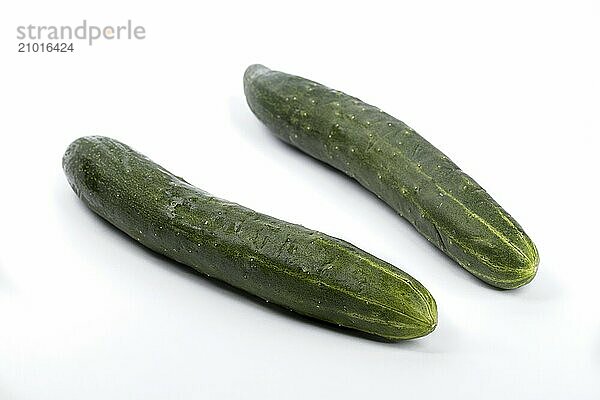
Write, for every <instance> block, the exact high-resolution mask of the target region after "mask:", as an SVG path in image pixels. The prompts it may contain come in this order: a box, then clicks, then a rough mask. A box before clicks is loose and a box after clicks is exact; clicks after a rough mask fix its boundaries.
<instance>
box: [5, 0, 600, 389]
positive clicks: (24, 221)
mask: <svg viewBox="0 0 600 400" xmlns="http://www.w3.org/2000/svg"><path fill="white" fill-rule="evenodd" d="M216 3H217V2H210V4H205V5H203V4H201V2H198V1H196V2H189V3H184V2H177V1H170V2H160V3H158V4H154V5H151V4H148V2H147V1H138V2H124V1H122V0H119V1H102V2H96V4H95V5H89V4H85V5H84V4H83V2H81V1H72V2H67V1H51V2H48V1H38V2H31V1H20V2H13V4H9V3H8V2H3V3H2V6H1V8H2V10H1V12H0V26H1V28H0V41H1V47H0V48H1V53H2V54H1V55H0V72H1V73H0V106H1V108H0V109H1V110H2V111H1V112H0V136H1V141H0V152H1V153H0V170H1V171H2V172H1V173H2V175H1V181H0V184H1V186H0V187H1V189H0V190H1V195H0V210H1V214H0V215H1V216H0V227H1V229H0V399H1V400H13V399H18V400H21V399H27V400H29V399H32V400H33V399H59V400H68V399H237V398H240V399H242V398H243V399H250V398H257V399H307V398H317V399H319V398H345V399H359V398H361V399H364V398H369V399H377V398H421V399H422V398H445V399H471V398H473V399H481V398H485V399H506V398H510V399H565V398H575V399H598V398H600V382H599V379H598V377H599V375H600V374H599V373H600V319H599V318H598V316H599V312H598V307H599V306H600V302H599V300H600V295H599V293H598V282H599V280H600V272H599V271H600V268H599V267H600V265H599V262H598V253H597V246H598V244H597V243H598V223H599V222H600V221H599V218H598V204H599V203H598V202H599V201H600V198H599V197H598V185H597V182H598V171H599V168H598V150H599V140H598V134H599V132H600V119H599V118H598V112H599V110H600V79H599V71H600V58H599V57H600V56H599V55H600V52H599V39H600V24H599V20H600V9H599V8H600V6H599V3H598V2H597V1H563V2H553V1H539V2H531V1H504V2H497V4H496V5H491V3H489V2H488V3H487V4H488V5H485V4H484V3H485V2H481V1H450V2H443V1H440V2H431V1H419V2H394V3H393V5H392V3H391V2H390V3H389V4H387V3H383V2H377V1H366V2H365V1H363V2H360V3H356V4H353V3H351V2H337V3H335V4H334V3H330V2H325V1H318V2H311V1H297V2H289V3H288V2H283V1H278V2H270V3H267V2H259V1H246V2H243V3H237V4H236V3H226V2H219V4H218V5H217V4H216ZM84 18H86V19H87V20H88V23H90V24H95V25H119V24H122V23H126V21H127V19H132V20H133V23H134V25H138V24H139V25H143V26H144V27H145V28H146V31H147V38H146V39H145V40H142V41H120V42H117V41H112V42H109V41H102V42H97V43H96V44H94V45H93V46H91V47H89V46H87V45H86V44H85V43H82V42H76V43H75V47H76V50H75V52H74V53H73V54H18V53H17V42H18V41H17V39H16V27H17V26H18V25H28V24H37V25H61V24H63V25H64V24H68V25H73V26H76V25H78V24H81V21H82V20H83V19H84ZM252 63H262V64H265V65H267V66H269V67H271V68H273V69H278V70H283V71H286V72H290V73H293V74H297V75H301V76H305V77H309V78H311V79H314V80H316V81H319V82H322V83H324V84H326V85H328V86H331V87H334V88H337V89H340V90H343V91H345V92H347V93H350V94H353V95H355V96H358V97H360V98H361V99H363V100H365V101H367V102H369V103H372V104H374V105H377V106H380V107H381V108H383V109H384V110H386V111H387V112H389V113H390V114H392V115H394V116H397V117H398V118H400V119H402V120H404V121H405V122H407V123H408V124H409V125H411V126H412V127H413V128H415V129H416V130H417V131H418V132H420V133H421V134H422V135H423V136H425V137H426V138H427V139H429V140H430V141H431V142H433V143H434V144H435V145H437V146H438V147H439V148H440V149H442V150H443V151H444V152H445V153H446V154H448V155H449V156H450V157H451V158H452V159H453V160H454V161H455V162H456V163H457V164H459V165H460V166H461V167H462V168H463V169H464V170H465V171H467V172H468V173H470V174H471V175H472V176H473V177H474V178H475V179H476V180H478V181H479V183H480V184H482V186H483V187H485V188H486V189H487V190H488V191H489V192H490V193H491V194H492V196H494V197H495V198H496V199H497V200H498V201H499V202H500V203H501V204H502V205H503V206H504V207H505V208H506V209H507V210H508V211H509V212H510V213H511V214H513V215H514V216H515V217H516V218H517V220H518V221H519V222H520V223H521V224H522V225H523V226H524V228H525V229H526V231H527V232H528V233H529V234H530V235H531V237H532V238H533V239H534V241H535V242H536V244H537V246H538V248H539V251H540V254H541V264H540V267H539V274H538V276H537V277H536V279H535V280H534V281H533V282H532V283H531V284H530V285H528V286H526V287H524V288H521V289H519V290H515V291H498V290H494V289H492V288H490V287H488V286H486V285H484V284H482V283H480V282H479V281H477V280H476V279H474V278H472V277H471V276H470V275H469V274H468V273H466V272H465V271H463V270H461V269H460V268H459V267H458V266H457V265H455V264H454V263H453V262H451V261H450V260H449V259H448V258H446V257H445V256H444V255H443V254H442V253H440V252H439V251H437V250H435V249H434V248H433V247H432V246H431V245H429V244H428V243H427V241H426V240H424V239H423V238H422V237H421V236H419V234H417V232H416V231H415V230H414V229H413V228H412V227H411V226H410V225H409V224H408V223H406V222H404V221H403V220H402V219H401V218H400V217H398V216H397V215H395V214H394V212H393V211H392V210H391V209H389V208H388V207H387V206H385V205H384V204H383V203H382V202H380V201H378V200H377V198H376V197H375V196H373V195H371V194H369V193H368V192H367V191H366V190H364V189H363V188H361V187H360V186H359V185H358V184H356V183H355V182H353V181H351V180H349V179H347V178H345V177H344V176H343V175H341V174H340V173H337V172H335V171H333V170H331V169H329V168H325V167H324V166H323V165H321V164H319V163H318V162H316V161H314V160H312V159H310V158H308V157H306V156H304V155H303V154H301V153H299V152H296V151H293V150H292V149H291V148H290V147H289V146H286V145H284V144H282V143H281V142H279V141H278V140H276V139H275V138H274V137H273V136H271V135H270V134H269V132H268V131H267V130H266V129H265V128H264V127H263V126H262V125H261V124H260V123H259V122H258V120H257V119H256V118H255V117H254V116H253V115H252V114H251V112H250V111H249V109H248V107H247V106H246V104H245V99H244V95H243V91H242V74H243V72H244V69H245V68H246V66H248V65H249V64H252ZM87 134H102V135H107V136H112V137H114V138H117V139H119V140H121V141H123V142H125V143H128V144H130V145H131V146H132V147H134V148H136V149H138V150H139V151H141V152H143V153H145V154H146V155H148V156H149V157H151V158H152V159H154V160H155V161H157V162H159V163H161V164H163V165H164V166H165V167H166V168H168V169H170V170H172V171H173V172H174V173H176V174H179V175H182V176H184V177H185V178H186V179H187V180H188V181H190V182H192V183H194V184H195V185H197V186H199V187H201V188H203V189H205V190H208V191H210V192H212V193H214V194H216V195H218V196H220V197H224V198H227V199H230V200H233V201H236V202H239V203H241V204H244V205H246V206H249V207H251V208H253V209H256V210H258V211H261V212H265V213H268V214H271V215H273V216H276V217H278V218H281V219H285V220H289V221H292V222H296V223H301V224H303V225H305V226H308V227H311V228H314V229H318V230H321V231H323V232H327V233H329V234H331V235H334V236H337V237H340V238H343V239H345V240H348V241H350V242H352V243H354V244H356V245H358V246H359V247H361V248H363V249H365V250H367V251H369V252H371V253H372V254H375V255H376V256H378V257H380V258H383V259H385V260H387V261H389V262H391V263H392V264H394V265H396V266H398V267H401V268H402V269H404V270H405V271H407V272H408V273H410V274H411V275H413V276H415V277H416V278H417V279H419V280H420V281H421V282H422V283H423V284H424V285H425V286H426V287H427V288H429V289H430V291H431V292H432V294H433V295H434V296H435V298H436V300H437V303H438V306H439V326H438V328H437V329H436V331H435V332H434V333H432V334H431V335H429V336H428V337H425V338H422V339H419V340H414V341H408V342H403V343H398V344H385V343H379V342H374V341H370V340H366V339H363V338H359V337H355V336H352V335H348V334H347V333H344V332H341V331H338V330H332V329H328V328H326V327H324V326H321V325H319V324H314V323H310V322H307V321H306V320H304V319H299V318H297V317H294V316H293V315H292V314H291V313H289V312H280V311H278V310H277V309H274V308H273V307H266V306H264V305H263V304H260V303H258V302H254V301H251V300H250V299H248V298H246V297H243V296H240V295H239V294H236V293H235V292H232V291H231V290H229V289H227V288H226V287H224V286H222V285H216V284H214V282H212V281H210V280H207V279H204V278H200V277H197V276H194V275H190V274H188V273H186V272H184V271H182V270H181V269H178V268H176V267H175V265H174V264H173V263H171V262H169V261H166V260H164V259H162V258H159V257H157V256H155V255H153V254H151V253H149V252H148V251H146V250H144V249H143V248H142V247H140V246H138V245H137V244H135V243H134V242H133V241H132V240H129V239H128V238H127V237H125V236H124V235H122V234H120V233H119V232H118V231H116V230H115V229H112V228H111V227H109V226H108V225H107V224H104V223H102V222H101V220H99V218H97V217H96V216H95V215H93V214H92V213H91V212H90V211H88V210H87V209H86V208H85V207H84V206H83V204H82V203H81V202H80V201H79V200H78V199H77V198H76V197H75V195H74V194H73V193H72V191H71V189H70V188H69V187H68V185H67V183H66V180H65V178H64V176H63V172H62V169H61V157H62V153H63V152H64V150H65V149H66V147H67V145H68V144H69V143H70V142H71V141H72V140H74V139H75V138H77V137H79V136H82V135H87ZM417 396H418V397H417Z"/></svg>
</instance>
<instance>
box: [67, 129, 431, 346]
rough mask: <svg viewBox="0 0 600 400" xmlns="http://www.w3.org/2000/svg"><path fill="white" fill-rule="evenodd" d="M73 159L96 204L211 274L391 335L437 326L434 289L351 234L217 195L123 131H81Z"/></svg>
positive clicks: (79, 190)
mask: <svg viewBox="0 0 600 400" xmlns="http://www.w3.org/2000/svg"><path fill="white" fill-rule="evenodd" d="M63 168H64V170H65V174H66V176H67V179H68V181H69V184H70V185H71V187H72V188H73V190H74V191H75V193H76V194H77V195H78V197H80V198H81V200H83V202H84V203H85V204H86V205H87V206H88V207H89V208H90V209H92V210H93V211H94V212H95V213H97V214H98V215H100V216H101V217H103V218H104V219H106V220H107V221H109V222H110V223H111V224H113V225H115V226H116V227H117V228H119V229H120V230H122V231H123V232H125V233H126V234H127V235H129V236H131V237H132V238H133V239H135V240H137V241H138V242H140V243H141V244H143V245H144V246H146V247H148V248H150V249H152V250H154V251H156V252H158V253H161V254H163V255H165V256H167V257H169V258H171V259H174V260H176V261H178V262H180V263H182V264H185V265H188V266H190V267H192V268H193V269H195V270H197V271H199V272H201V273H204V274H206V275H208V276H210V277H214V278H216V279H219V280H222V281H225V282H227V283H228V284H230V285H232V286H235V287H237V288H240V289H243V290H244V291H247V292H249V293H251V294H254V295H256V296H259V297H261V298H263V299H265V300H267V301H269V302H272V303H275V304H279V305H281V306H284V307H286V308H289V309H291V310H293V311H296V312H297V313H300V314H303V315H307V316H310V317H314V318H317V319H321V320H324V321H327V322H331V323H334V324H338V325H341V326H345V327H348V328H353V329H357V330H359V331H363V332H366V333H368V334H370V335H374V336H375V337H378V338H379V339H383V340H386V341H396V340H400V339H411V338H416V337H420V336H424V335H427V334H428V333H430V332H432V331H433V330H434V329H435V326H436V324H437V307H436V303H435V301H434V299H433V297H432V296H431V294H430V293H429V292H428V291H427V289H425V288H424V287H423V286H422V285H421V284H420V283H419V282H418V281H417V280H416V279H414V278H412V277H411V276H409V275H408V274H406V273H404V272H403V271H401V270H399V269H397V268H395V267H394V266H392V265H390V264H388V263H386V262H384V261H382V260H379V259H377V258H376V257H374V256H372V255H370V254H368V253H366V252H364V251H362V250H360V249H358V248H356V247H355V246H353V245H351V244H349V243H347V242H344V241H342V240H339V239H336V238H333V237H330V236H327V235H325V234H323V233H320V232H316V231H313V230H309V229H306V228H304V227H302V226H300V225H295V224H291V223H288V222H285V221H281V220H278V219H275V218H272V217H269V216H267V215H264V214H260V213H257V212H255V211H252V210H250V209H248V208H245V207H242V206H240V205H238V204H235V203H231V202H228V201H226V200H222V199H219V198H216V197H214V196H211V195H210V194H208V193H206V192H204V191H202V190H200V189H198V188H196V187H193V186H191V185H189V184H188V183H187V182H185V181H184V180H182V179H181V178H178V177H176V176H174V175H173V174H171V173H169V172H168V171H166V170H165V169H164V168H162V167H160V166H159V165H157V164H155V163H153V162H152V161H150V160H149V159H148V158H146V157H145V156H143V155H141V154H139V153H137V152H135V151H134V150H132V149H131V148H129V147H128V146H126V145H124V144H122V143H120V142H118V141H116V140H113V139H110V138H106V137H100V136H93V137H83V138H80V139H77V140H76V141H74V142H73V143H72V144H71V145H70V146H69V148H68V149H67V151H66V153H65V155H64V157H63Z"/></svg>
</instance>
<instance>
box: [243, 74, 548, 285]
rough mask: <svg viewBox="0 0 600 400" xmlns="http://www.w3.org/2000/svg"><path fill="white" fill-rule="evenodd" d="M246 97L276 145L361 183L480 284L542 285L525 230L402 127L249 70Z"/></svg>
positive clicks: (286, 78) (315, 89)
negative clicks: (279, 143) (536, 282)
mask: <svg viewBox="0 0 600 400" xmlns="http://www.w3.org/2000/svg"><path fill="white" fill-rule="evenodd" d="M244 92H245V94H246V99H247V101H248V105H249V106H250V109H251V110H252V112H254V114H255V115H256V116H257V117H258V119H259V120H261V121H262V122H263V123H264V124H265V125H266V126H267V127H268V128H270V130H271V131H272V132H274V133H275V135H276V136H278V137H279V138H280V139H282V140H284V141H285V142H287V143H289V144H291V145H292V146H295V147H297V148H298V149H300V150H302V151H304V152H305V153H307V154H309V155H311V156H312V157H314V158H316V159H318V160H321V161H323V162H325V163H326V164H329V165H331V166H333V167H335V168H337V169H339V170H340V171H343V172H344V173H346V174H347V175H349V176H350V177H352V178H354V179H356V180H357V181H358V182H359V183H360V184H361V185H363V186H364V187H365V188H367V189H368V190H370V191H371V192H373V193H375V194H376V195H377V196H378V197H379V198H381V199H382V200H383V201H384V202H386V203H387V204H388V205H389V206H391V207H392V208H393V209H394V210H395V211H396V212H398V213H399V214H400V215H401V216H403V217H404V218H406V219H407V220H408V221H409V222H410V223H411V224H412V225H413V226H414V227H415V228H416V229H417V231H419V232H420V233H421V234H422V235H423V236H425V238H427V240H429V241H430V242H432V243H433V244H434V245H435V246H437V247H438V248H439V249H441V250H442V251H443V252H444V253H446V254H447V255H448V256H450V257H451V258H452V259H453V260H455V261H456V262H457V263H458V264H460V265H461V266H462V267H463V268H465V269H466V270H467V271H469V272H470V273H471V274H473V275H474V276H476V277H477V278H479V279H481V280H483V281H484V282H487V283H488V284H490V285H493V286H496V287H499V288H503V289H514V288H517V287H519V286H522V285H525V284H527V283H529V282H530V281H531V280H532V279H533V277H534V276H535V274H536V272H537V266H538V263H539V255H538V252H537V249H536V247H535V245H534V244H533V242H532V241H531V239H530V238H529V237H528V236H527V234H525V232H524V231H523V229H522V228H521V226H520V225H519V224H518V223H517V222H516V221H515V220H514V219H513V218H512V217H511V216H510V215H509V214H508V213H507V212H506V211H504V210H503V209H502V207H500V205H498V203H497V202H496V201H494V199H492V197H490V195H489V194H488V193H487V192H486V191H485V190H484V189H482V188H481V186H480V185H478V184H477V182H475V180H473V179H472V178H471V177H469V176H468V175H467V174H465V173H464V172H463V171H461V170H460V168H458V167H457V166H456V164H454V163H453V162H452V161H451V160H450V159H449V158H448V157H447V156H446V155H444V153H442V152H441V151H439V150H438V149H437V148H435V147H434V146H433V145H432V144H430V143H429V142H428V141H427V140H425V139H424V138H423V137H421V136H420V135H418V134H417V133H416V132H415V131H414V130H413V129H412V128H410V127H409V126H408V125H406V124H405V123H404V122H402V121H399V120H397V119H396V118H394V117H392V116H390V115H388V114H386V113H385V112H383V111H382V110H380V109H379V108H377V107H373V106H371V105H369V104H366V103H364V102H362V101H361V100H359V99H357V98H355V97H351V96H349V95H347V94H344V93H342V92H340V91H337V90H333V89H330V88H328V87H326V86H323V85H320V84H318V83H316V82H313V81H310V80H307V79H304V78H301V77H298V76H293V75H289V74H286V73H283V72H278V71H272V70H270V69H268V68H266V67H264V66H262V65H252V66H250V67H248V69H247V70H246V72H245V74H244Z"/></svg>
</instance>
